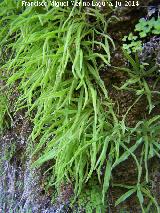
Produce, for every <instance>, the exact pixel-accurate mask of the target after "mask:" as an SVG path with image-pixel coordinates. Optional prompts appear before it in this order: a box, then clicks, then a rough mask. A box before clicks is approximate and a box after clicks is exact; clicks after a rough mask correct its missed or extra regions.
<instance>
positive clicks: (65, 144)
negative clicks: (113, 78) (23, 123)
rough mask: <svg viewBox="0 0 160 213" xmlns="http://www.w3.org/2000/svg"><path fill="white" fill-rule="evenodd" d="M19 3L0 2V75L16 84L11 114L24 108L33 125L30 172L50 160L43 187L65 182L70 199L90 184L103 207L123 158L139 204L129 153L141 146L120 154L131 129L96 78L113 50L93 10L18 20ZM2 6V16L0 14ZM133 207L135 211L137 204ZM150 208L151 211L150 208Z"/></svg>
mask: <svg viewBox="0 0 160 213" xmlns="http://www.w3.org/2000/svg"><path fill="white" fill-rule="evenodd" d="M19 2H20V1H18V4H16V3H15V1H13V2H12V3H11V2H8V1H7V0H4V1H3V3H2V4H1V5H0V6H1V8H2V10H1V14H0V16H1V17H2V21H1V26H2V28H1V29H2V34H3V40H2V44H3V46H4V45H5V44H7V45H6V47H8V48H10V49H11V50H12V53H13V54H12V55H11V58H10V60H9V61H8V62H7V63H6V64H5V65H4V68H7V70H8V74H9V75H10V78H9V79H8V85H12V84H13V83H14V82H15V81H17V80H19V82H20V83H19V87H18V90H19V92H20V94H21V95H20V97H19V99H18V101H17V105H16V110H18V109H19V108H22V107H25V108H26V109H28V116H30V117H31V119H32V120H33V124H34V127H33V131H32V134H31V138H32V140H33V141H34V142H35V143H34V151H33V153H32V155H33V156H36V155H39V158H38V160H37V161H36V162H35V163H34V164H33V166H41V165H42V164H43V163H45V162H47V161H48V160H52V161H53V166H52V170H53V177H54V181H53V182H52V181H51V183H50V184H51V185H52V184H53V185H56V186H57V188H58V187H59V186H60V185H61V183H62V182H63V181H64V182H65V181H66V182H67V181H69V182H70V181H71V182H72V183H73V185H74V189H75V196H78V195H79V194H80V193H81V191H82V190H83V189H84V186H85V183H87V182H89V181H90V180H91V179H92V177H93V176H94V178H95V177H96V178H97V180H98V181H99V187H100V189H101V191H102V198H101V199H102V201H103V203H106V202H107V201H106V199H105V198H106V196H105V195H106V192H107V190H108V188H109V185H110V181H111V174H112V170H113V169H115V168H116V166H117V165H119V164H120V163H123V161H125V160H127V159H128V157H129V156H131V157H133V158H134V160H135V161H136V164H137V170H138V171H139V172H138V177H137V179H138V184H139V185H137V188H136V190H137V191H138V192H139V193H138V194H137V196H139V197H140V195H141V192H143V191H144V188H145V187H143V191H142V187H141V188H140V187H139V186H141V185H140V177H141V167H142V166H141V162H139V161H138V159H137V158H136V156H135V154H134V153H135V151H136V149H137V148H138V147H140V146H141V145H142V143H143V140H142V139H141V138H138V137H137V140H136V142H135V144H134V145H131V146H130V147H128V144H130V140H131V138H132V136H133V137H135V131H136V129H132V128H128V127H126V126H125V119H123V120H122V121H119V120H118V118H117V116H116V114H115V112H114V110H113V103H112V101H111V100H110V99H109V97H108V93H107V89H106V88H105V86H104V83H103V81H102V80H101V78H100V77H99V64H100V62H102V63H104V64H106V65H108V66H110V47H111V48H114V43H113V41H112V39H111V38H110V37H109V35H108V34H107V31H106V30H107V28H106V26H107V22H106V21H105V19H104V17H103V15H102V14H101V13H100V12H99V11H98V10H97V9H95V10H94V9H90V10H89V14H87V12H86V11H85V12H84V11H83V8H80V7H79V8H78V7H72V8H66V7H64V8H61V7H60V8H56V7H54V8H52V7H50V6H47V7H44V8H34V7H26V8H24V10H23V11H21V13H20V12H19V7H18V6H17V5H19ZM7 4H8V5H9V7H8V12H7V15H6V11H5V13H4V12H3V8H7ZM95 14H96V17H97V22H96V23H94V25H93V24H92V23H90V22H89V21H88V15H90V16H91V15H93V16H95ZM6 17H7V18H6ZM4 24H6V26H7V29H8V30H6V31H3V28H4ZM0 33H1V31H0ZM2 34H1V35H2ZM13 37H14V39H13ZM97 37H101V41H99V40H96V38H97ZM6 38H7V40H8V39H10V40H9V41H6ZM7 42H8V43H7ZM97 46H98V48H95V47H97ZM96 50H98V51H96ZM99 50H100V51H99ZM37 140H38V143H37ZM120 150H121V151H120ZM155 150H156V151H157V147H156V146H155ZM147 156H148V155H147ZM147 160H148V158H147V157H145V162H146V161H147ZM146 170H147V164H146ZM146 177H147V176H146ZM132 187H133V186H132ZM136 190H135V189H134V191H133V190H132V191H131V192H133V193H134V192H136ZM131 192H130V191H129V192H128V195H131V194H132V193H131ZM92 194H93V193H92ZM97 194H100V193H97ZM125 197H126V198H127V197H128V196H126V195H124V196H123V197H121V199H119V200H118V201H117V203H116V204H117V205H118V204H119V203H120V202H122V201H123V200H125ZM141 197H142V196H141ZM148 197H149V196H148ZM150 199H151V200H152V196H150ZM97 202H98V203H99V199H97ZM140 203H141V206H142V205H143V202H142V199H141V200H140ZM153 203H154V204H155V205H156V206H157V203H156V201H155V202H153ZM142 208H143V206H142ZM98 209H99V207H98ZM98 211H100V210H98Z"/></svg>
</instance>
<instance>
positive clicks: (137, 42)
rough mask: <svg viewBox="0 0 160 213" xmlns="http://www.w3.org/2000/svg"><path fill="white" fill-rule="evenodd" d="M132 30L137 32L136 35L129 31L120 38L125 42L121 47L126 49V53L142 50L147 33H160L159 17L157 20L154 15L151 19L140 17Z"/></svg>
mask: <svg viewBox="0 0 160 213" xmlns="http://www.w3.org/2000/svg"><path fill="white" fill-rule="evenodd" d="M134 31H135V32H137V33H138V35H134V33H132V32H131V33H129V35H128V36H124V38H123V39H122V41H124V42H125V43H124V44H123V48H124V49H125V50H127V52H128V53H131V52H133V53H135V52H137V51H142V46H143V39H144V38H146V37H147V36H149V35H159V34H160V18H158V19H157V20H156V19H155V18H154V17H153V18H152V19H151V20H146V19H144V18H143V19H140V20H139V23H138V24H136V26H135V30H134Z"/></svg>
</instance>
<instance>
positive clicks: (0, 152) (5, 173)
mask: <svg viewBox="0 0 160 213" xmlns="http://www.w3.org/2000/svg"><path fill="white" fill-rule="evenodd" d="M30 132H31V128H30V123H29V121H28V120H27V119H26V118H25V116H24V114H22V113H17V114H16V115H15V116H14V118H13V126H12V127H11V128H10V129H9V130H7V131H6V132H5V133H4V135H3V136H1V137H0V159H1V160H0V174H1V176H0V212H3V213H10V212H13V213H18V212H20V213H27V212H32V213H39V212H42V213H47V212H48V213H52V212H53V213H55V212H60V211H61V209H62V207H63V206H62V205H60V206H59V207H56V206H54V205H53V204H51V197H50V196H48V195H47V194H45V193H44V188H43V186H42V183H41V182H42V179H43V178H42V175H43V174H42V171H41V169H31V164H32V160H31V156H30V144H31V143H30V142H29V141H28V136H29V134H30Z"/></svg>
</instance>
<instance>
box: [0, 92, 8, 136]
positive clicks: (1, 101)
mask: <svg viewBox="0 0 160 213" xmlns="http://www.w3.org/2000/svg"><path fill="white" fill-rule="evenodd" d="M6 113H7V98H6V96H4V95H3V94H2V93H1V91H0V132H1V131H2V129H3V127H4V124H5V120H4V116H5V114H6Z"/></svg>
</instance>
